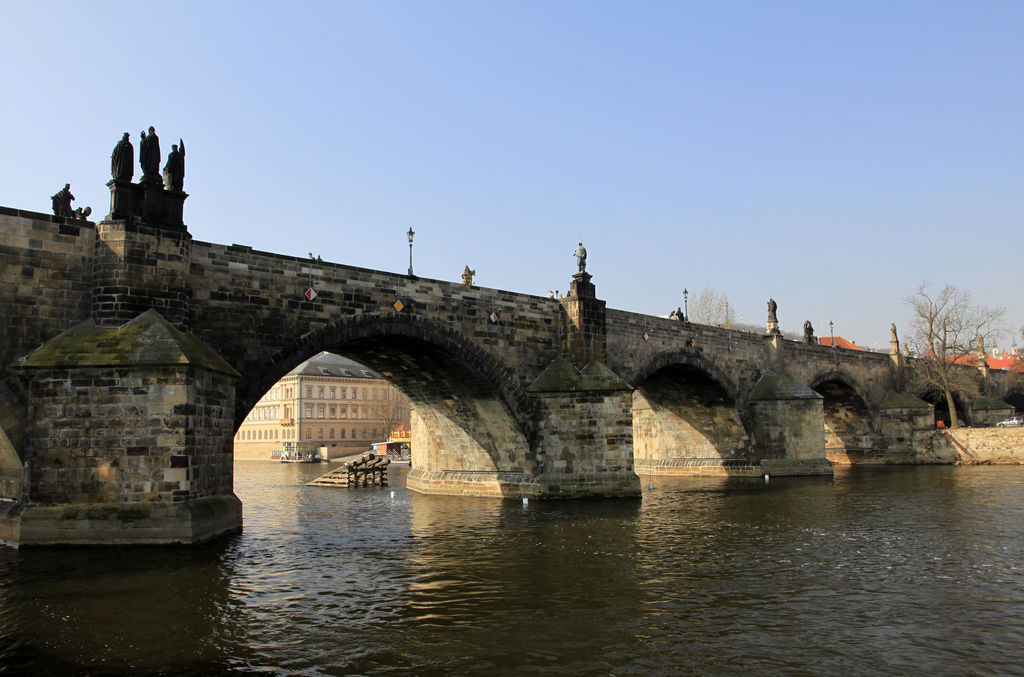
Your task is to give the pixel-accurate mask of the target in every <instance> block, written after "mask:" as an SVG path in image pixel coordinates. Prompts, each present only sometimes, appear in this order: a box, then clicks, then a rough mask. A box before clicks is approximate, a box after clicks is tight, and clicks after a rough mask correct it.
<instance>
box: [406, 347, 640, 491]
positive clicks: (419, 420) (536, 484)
mask: <svg viewBox="0 0 1024 677" xmlns="http://www.w3.org/2000/svg"><path fill="white" fill-rule="evenodd" d="M528 392H529V394H530V395H531V397H532V398H533V401H532V410H533V429H534V430H535V433H534V435H533V439H532V440H529V441H528V440H526V439H525V438H523V437H522V436H519V435H517V433H516V432H515V431H514V430H512V429H511V428H510V427H509V426H508V425H507V423H508V421H507V419H505V418H504V417H501V416H499V415H497V412H492V415H491V416H481V417H480V421H481V423H482V424H484V425H488V426H489V427H490V429H489V430H487V431H478V432H477V434H476V437H477V438H478V439H489V440H495V441H497V442H498V443H497V444H489V445H488V446H490V447H491V448H492V451H491V452H490V454H489V453H487V452H486V451H485V450H484V447H483V445H481V444H479V442H477V441H475V440H472V439H469V436H468V435H467V434H466V433H465V432H463V431H460V430H457V429H455V428H454V427H453V426H452V425H451V424H450V423H448V422H447V421H446V419H445V417H443V416H439V415H437V414H436V412H431V411H426V412H419V413H417V414H415V415H414V416H413V426H412V434H413V439H414V440H416V442H415V444H414V446H413V467H412V469H411V470H410V471H409V476H408V487H409V488H410V489H411V490H413V491H417V492H420V493H425V494H447V495H464V496H495V497H503V498H584V497H634V496H639V495H640V478H639V477H638V476H637V474H636V473H635V472H634V470H633V428H632V426H633V422H632V388H631V387H630V386H629V385H628V384H627V383H625V382H624V381H622V380H621V379H620V378H619V377H618V376H616V375H615V374H613V373H612V372H611V371H610V370H609V369H608V368H607V367H605V366H604V365H603V364H601V363H600V362H597V361H594V362H591V363H590V364H588V365H587V366H586V367H585V368H584V369H583V370H582V371H577V370H576V368H575V367H574V366H573V365H572V364H571V363H570V362H569V361H568V360H567V359H565V358H562V357H559V358H557V359H556V360H555V361H554V362H553V363H552V364H551V365H550V366H549V367H548V368H547V369H546V370H545V371H544V372H543V373H542V374H541V375H540V377H539V378H538V379H537V380H536V381H535V382H534V383H533V385H531V386H530V388H529V389H528ZM440 438H444V439H440Z"/></svg>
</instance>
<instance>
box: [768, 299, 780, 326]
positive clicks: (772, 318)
mask: <svg viewBox="0 0 1024 677" xmlns="http://www.w3.org/2000/svg"><path fill="white" fill-rule="evenodd" d="M778 309H779V306H778V304H776V303H775V299H768V322H774V323H775V324H778V323H779V318H778V317H776V315H775V311H777V310H778Z"/></svg>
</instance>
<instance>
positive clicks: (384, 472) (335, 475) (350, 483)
mask: <svg viewBox="0 0 1024 677" xmlns="http://www.w3.org/2000/svg"><path fill="white" fill-rule="evenodd" d="M389 465H391V459H389V458H386V457H380V456H374V455H373V454H370V455H369V456H364V457H362V458H360V459H359V460H357V461H351V462H349V463H346V464H345V465H343V466H341V467H340V468H336V469H334V470H332V471H331V472H329V473H326V474H324V475H321V476H320V477H317V478H316V479H315V480H313V481H311V482H306V486H307V487H386V486H387V485H388V466H389Z"/></svg>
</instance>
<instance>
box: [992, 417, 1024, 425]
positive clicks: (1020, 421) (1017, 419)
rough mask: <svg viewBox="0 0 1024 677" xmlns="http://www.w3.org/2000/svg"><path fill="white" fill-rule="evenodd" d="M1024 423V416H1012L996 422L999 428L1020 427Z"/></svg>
mask: <svg viewBox="0 0 1024 677" xmlns="http://www.w3.org/2000/svg"><path fill="white" fill-rule="evenodd" d="M1022 425H1024V416H1011V417H1010V418H1008V419H1006V420H1005V421H1000V422H999V423H996V427H997V428H1019V427H1021V426H1022Z"/></svg>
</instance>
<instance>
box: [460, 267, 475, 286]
mask: <svg viewBox="0 0 1024 677" xmlns="http://www.w3.org/2000/svg"><path fill="white" fill-rule="evenodd" d="M474 275H476V271H475V270H470V269H469V266H466V267H465V268H464V269H463V270H462V284H464V285H466V286H467V287H472V286H473V276H474Z"/></svg>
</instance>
